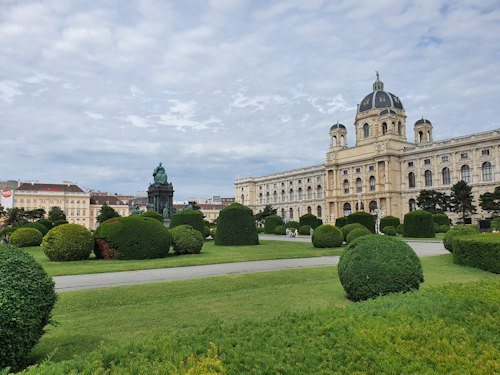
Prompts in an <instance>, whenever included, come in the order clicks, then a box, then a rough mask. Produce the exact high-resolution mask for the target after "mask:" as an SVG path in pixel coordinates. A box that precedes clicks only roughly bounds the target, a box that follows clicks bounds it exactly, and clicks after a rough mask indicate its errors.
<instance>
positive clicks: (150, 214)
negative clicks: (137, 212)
mask: <svg viewBox="0 0 500 375" xmlns="http://www.w3.org/2000/svg"><path fill="white" fill-rule="evenodd" d="M141 216H143V217H150V218H151V219H155V220H158V221H161V222H162V223H163V215H162V214H159V213H158V212H156V211H145V212H143V213H142V214H141Z"/></svg>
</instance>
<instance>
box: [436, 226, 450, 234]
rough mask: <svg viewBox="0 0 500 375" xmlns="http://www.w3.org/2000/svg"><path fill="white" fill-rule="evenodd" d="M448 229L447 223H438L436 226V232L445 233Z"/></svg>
mask: <svg viewBox="0 0 500 375" xmlns="http://www.w3.org/2000/svg"><path fill="white" fill-rule="evenodd" d="M449 230H450V226H449V225H440V226H439V228H438V233H446V232H448V231H449Z"/></svg>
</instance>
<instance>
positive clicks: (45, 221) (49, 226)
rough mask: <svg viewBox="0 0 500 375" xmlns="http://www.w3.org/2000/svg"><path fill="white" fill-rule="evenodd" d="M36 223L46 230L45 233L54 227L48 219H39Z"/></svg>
mask: <svg viewBox="0 0 500 375" xmlns="http://www.w3.org/2000/svg"><path fill="white" fill-rule="evenodd" d="M37 223H40V224H42V225H43V226H44V227H45V228H47V231H49V230H51V229H52V228H53V227H54V224H52V221H50V220H49V219H40V220H38V221H37Z"/></svg>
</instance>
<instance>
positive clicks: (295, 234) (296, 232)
mask: <svg viewBox="0 0 500 375" xmlns="http://www.w3.org/2000/svg"><path fill="white" fill-rule="evenodd" d="M293 236H294V237H298V236H299V230H298V229H295V232H293Z"/></svg>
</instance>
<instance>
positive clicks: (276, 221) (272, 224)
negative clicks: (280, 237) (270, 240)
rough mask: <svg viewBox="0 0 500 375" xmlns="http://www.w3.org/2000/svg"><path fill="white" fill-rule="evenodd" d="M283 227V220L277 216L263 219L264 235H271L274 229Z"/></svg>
mask: <svg viewBox="0 0 500 375" xmlns="http://www.w3.org/2000/svg"><path fill="white" fill-rule="evenodd" d="M279 225H283V219H282V218H281V217H279V216H278V215H269V216H266V218H265V219H264V233H267V234H273V233H274V228H276V227H277V226H279Z"/></svg>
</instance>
